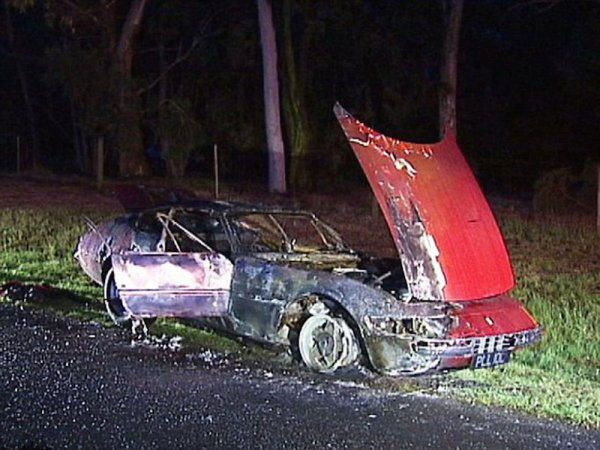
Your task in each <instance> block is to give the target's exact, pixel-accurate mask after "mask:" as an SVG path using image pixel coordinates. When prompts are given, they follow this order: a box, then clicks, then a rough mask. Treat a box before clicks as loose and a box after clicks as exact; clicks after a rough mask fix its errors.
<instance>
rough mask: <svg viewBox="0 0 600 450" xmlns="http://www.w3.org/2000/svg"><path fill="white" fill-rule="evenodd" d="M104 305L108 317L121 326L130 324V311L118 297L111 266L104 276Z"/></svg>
mask: <svg viewBox="0 0 600 450" xmlns="http://www.w3.org/2000/svg"><path fill="white" fill-rule="evenodd" d="M104 305H105V306H106V311H107V312H108V315H109V316H110V318H111V319H112V320H113V322H115V323H116V324H117V325H119V326H121V327H128V326H130V325H131V313H130V312H129V311H127V310H126V309H125V306H123V302H122V301H121V299H120V298H119V290H118V289H117V283H116V282H115V272H114V269H113V268H112V267H111V268H110V269H109V270H108V272H107V273H106V275H105V277H104Z"/></svg>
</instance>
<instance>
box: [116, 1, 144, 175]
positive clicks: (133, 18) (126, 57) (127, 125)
mask: <svg viewBox="0 0 600 450" xmlns="http://www.w3.org/2000/svg"><path fill="white" fill-rule="evenodd" d="M145 8H146V0H133V1H132V2H131V5H130V7H129V12H128V13H127V19H126V20H125V22H124V23H123V26H122V27H121V33H120V36H119V40H118V44H117V46H116V48H115V50H114V53H113V67H114V71H115V74H116V79H117V92H116V95H117V96H118V101H117V116H118V118H119V122H118V125H117V142H118V147H119V171H120V174H121V175H125V176H128V175H136V176H139V175H146V174H147V173H148V164H147V162H146V157H145V154H144V143H143V140H142V130H141V128H140V121H141V106H140V104H139V102H140V99H139V97H138V95H137V94H136V93H135V90H134V86H133V73H132V65H133V55H134V51H133V40H134V38H135V35H136V34H137V33H138V32H139V30H140V27H141V25H142V18H143V17H144V9H145Z"/></svg>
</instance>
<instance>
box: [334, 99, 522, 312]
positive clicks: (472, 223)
mask: <svg viewBox="0 0 600 450" xmlns="http://www.w3.org/2000/svg"><path fill="white" fill-rule="evenodd" d="M334 111H335V114H336V116H337V118H338V120H339V122H340V125H341V126H342V128H343V130H344V132H345V133H346V136H347V138H348V140H349V142H350V145H351V146H352V149H353V150H354V153H355V154H356V156H357V158H358V160H359V162H360V164H361V166H362V168H363V170H364V172H365V174H366V175H367V178H368V180H369V183H370V184H371V188H372V189H373V191H374V193H375V196H376V198H377V200H378V202H379V205H380V207H381V209H382V210H383V213H384V216H385V219H386V221H387V223H388V226H389V228H390V231H391V234H392V237H393V239H394V243H395V245H396V247H397V248H398V251H399V253H400V256H401V258H402V260H403V265H404V269H405V272H406V276H407V280H408V283H409V286H410V288H411V292H412V293H413V295H414V296H415V297H417V298H421V299H426V300H448V301H461V300H474V299H481V298H486V297H492V296H494V295H499V294H503V293H506V292H508V291H509V290H510V289H512V288H513V287H514V275H513V271H512V267H511V264H510V260H509V256H508V252H507V250H506V246H505V244H504V240H503V238H502V235H501V233H500V230H499V228H498V225H497V223H496V220H495V219H494V216H493V214H492V211H491V209H490V207H489V205H488V203H487V201H486V199H485V197H484V195H483V193H482V192H481V189H480V188H479V185H478V183H477V180H476V179H475V176H474V175H473V173H472V171H471V169H470V168H469V165H468V163H467V161H466V160H465V158H464V156H463V155H462V153H461V151H460V149H459V148H458V145H457V143H456V136H455V135H454V134H453V133H448V134H447V135H446V137H445V138H444V140H442V141H441V142H438V143H435V144H415V143H410V142H405V141H399V140H397V139H393V138H390V137H387V136H385V135H383V134H381V133H378V132H377V131H375V130H373V129H371V128H369V127H367V126H366V125H364V124H363V123H361V122H359V121H358V120H356V119H355V118H353V117H352V116H351V115H350V114H349V113H348V112H347V111H345V110H344V109H343V108H342V107H341V106H340V105H336V107H335V109H334Z"/></svg>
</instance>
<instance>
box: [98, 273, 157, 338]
mask: <svg viewBox="0 0 600 450" xmlns="http://www.w3.org/2000/svg"><path fill="white" fill-rule="evenodd" d="M103 288H104V305H105V306H106V311H107V312H108V315H109V316H110V318H111V319H112V320H113V322H114V323H116V324H117V325H118V326H120V327H123V328H130V329H132V331H133V332H134V333H140V329H141V333H142V334H145V332H146V331H147V327H148V326H150V325H151V324H152V323H153V322H154V321H155V320H156V319H155V318H153V317H152V318H147V319H141V318H139V317H134V316H133V315H132V314H131V313H130V312H129V311H128V310H127V309H126V308H125V306H124V305H123V302H122V301H121V298H120V297H119V289H118V288H117V283H116V281H115V272H114V269H113V268H112V267H111V268H110V269H109V270H108V271H107V272H106V275H105V276H104V285H103Z"/></svg>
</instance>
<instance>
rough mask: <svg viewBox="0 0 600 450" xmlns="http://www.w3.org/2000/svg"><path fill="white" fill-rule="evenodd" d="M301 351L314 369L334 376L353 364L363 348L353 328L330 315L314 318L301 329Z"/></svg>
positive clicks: (299, 337) (307, 362)
mask: <svg viewBox="0 0 600 450" xmlns="http://www.w3.org/2000/svg"><path fill="white" fill-rule="evenodd" d="M298 350H299V352H300V356H301V357H302V361H304V364H306V365H307V366H308V367H309V368H310V369H312V370H315V371H317V372H322V373H331V372H334V371H336V370H337V369H339V368H341V367H347V366H350V365H351V364H353V363H354V362H355V361H356V360H357V359H358V356H359V353H360V347H359V344H358V342H357V339H356V336H355V334H354V331H352V328H350V326H349V325H348V324H347V323H346V321H344V319H342V318H339V317H332V316H330V315H329V314H317V315H314V316H310V317H309V318H308V319H306V321H305V322H304V324H303V325H302V328H301V329H300V334H299V336H298Z"/></svg>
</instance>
